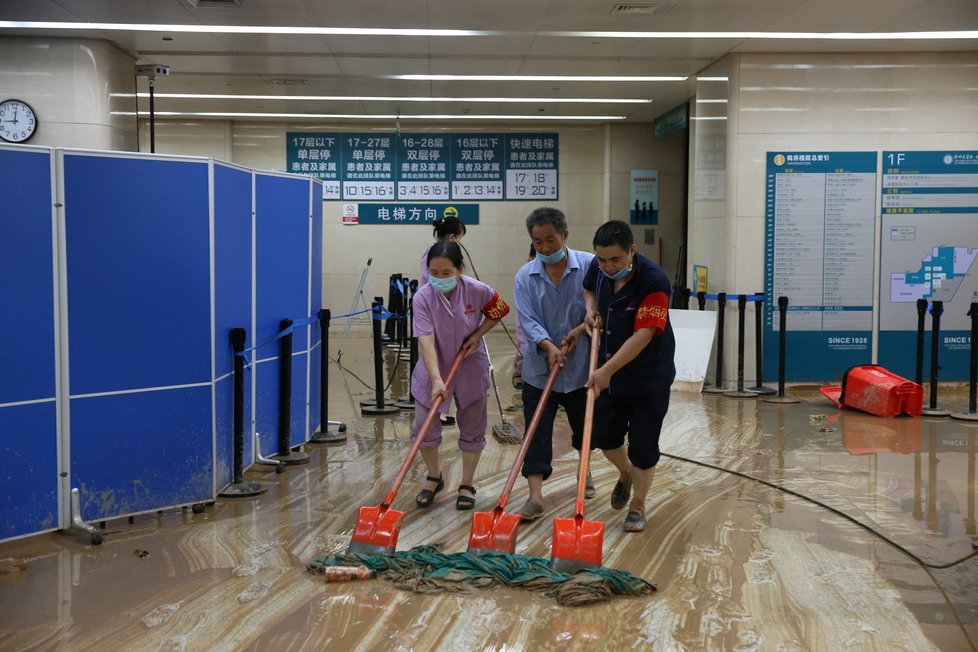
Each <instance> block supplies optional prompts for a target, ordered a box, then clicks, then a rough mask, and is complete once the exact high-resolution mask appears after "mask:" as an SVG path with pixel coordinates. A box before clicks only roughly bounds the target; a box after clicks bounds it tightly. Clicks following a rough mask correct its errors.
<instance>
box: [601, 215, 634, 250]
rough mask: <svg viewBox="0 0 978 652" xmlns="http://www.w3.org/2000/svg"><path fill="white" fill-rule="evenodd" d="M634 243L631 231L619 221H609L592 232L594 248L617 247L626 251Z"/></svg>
mask: <svg viewBox="0 0 978 652" xmlns="http://www.w3.org/2000/svg"><path fill="white" fill-rule="evenodd" d="M634 243H635V238H634V236H632V229H631V228H630V227H629V226H628V225H627V224H625V223H624V222H622V221H621V220H611V221H609V222H605V223H604V224H602V225H601V226H599V227H598V230H597V231H595V232H594V241H593V242H592V244H593V245H594V246H595V247H610V246H612V245H618V246H619V247H621V248H622V249H628V248H629V247H631V246H632V245H633V244H634Z"/></svg>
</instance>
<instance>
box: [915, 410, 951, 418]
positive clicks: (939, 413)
mask: <svg viewBox="0 0 978 652" xmlns="http://www.w3.org/2000/svg"><path fill="white" fill-rule="evenodd" d="M920 416H922V417H934V418H940V419H943V418H944V417H949V416H951V413H950V412H948V411H947V410H944V409H941V408H924V409H923V410H921V411H920Z"/></svg>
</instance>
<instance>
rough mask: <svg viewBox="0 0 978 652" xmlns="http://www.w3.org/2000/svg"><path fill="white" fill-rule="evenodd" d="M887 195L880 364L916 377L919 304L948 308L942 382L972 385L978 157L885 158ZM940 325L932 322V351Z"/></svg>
mask: <svg viewBox="0 0 978 652" xmlns="http://www.w3.org/2000/svg"><path fill="white" fill-rule="evenodd" d="M881 193H882V196H881V198H880V207H881V214H882V218H881V221H882V223H881V229H882V233H881V239H880V322H879V328H880V338H879V342H880V346H879V361H880V364H881V365H882V366H884V367H886V368H888V369H890V370H892V371H894V372H895V373H898V374H900V375H902V376H906V377H908V378H911V379H913V378H914V377H915V375H916V353H915V351H916V337H917V334H916V330H917V316H918V315H917V301H918V300H919V299H924V300H926V301H927V302H928V306H929V307H932V306H933V305H934V302H935V301H940V302H941V307H942V314H941V338H940V342H939V360H940V362H939V364H940V379H941V380H965V379H967V378H968V374H969V371H970V369H969V360H968V358H969V356H968V353H969V351H970V347H971V320H970V317H969V316H968V311H969V310H970V307H971V304H972V302H975V301H978V151H930V152H897V151H893V152H883V184H882V190H881ZM932 325H933V317H932V316H925V327H926V329H927V331H926V334H925V347H926V348H925V350H926V351H928V352H929V351H930V347H931V343H930V338H931V327H932ZM926 358H927V361H928V363H927V364H926V365H925V371H924V373H925V378H927V377H929V375H930V363H929V360H930V356H929V354H928V355H927V356H926Z"/></svg>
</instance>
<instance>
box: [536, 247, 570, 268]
mask: <svg viewBox="0 0 978 652" xmlns="http://www.w3.org/2000/svg"><path fill="white" fill-rule="evenodd" d="M566 255H567V250H566V249H565V248H563V247H561V248H560V250H559V251H555V252H553V253H552V254H550V255H549V256H544V255H543V254H541V253H540V252H539V251H538V252H537V258H538V259H539V260H542V261H543V263H544V264H545V265H553V264H554V263H559V262H560V261H562V260H563V259H564V256H566Z"/></svg>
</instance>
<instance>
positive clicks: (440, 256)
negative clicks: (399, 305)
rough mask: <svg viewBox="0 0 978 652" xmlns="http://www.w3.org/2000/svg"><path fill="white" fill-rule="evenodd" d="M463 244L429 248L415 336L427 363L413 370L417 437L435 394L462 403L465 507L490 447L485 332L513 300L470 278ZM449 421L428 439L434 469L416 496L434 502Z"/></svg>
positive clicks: (461, 497) (461, 496)
mask: <svg viewBox="0 0 978 652" xmlns="http://www.w3.org/2000/svg"><path fill="white" fill-rule="evenodd" d="M463 267H464V265H463V264H462V249H461V247H459V245H458V243H457V242H451V241H447V240H446V241H442V242H436V243H435V244H433V245H432V246H431V249H430V250H429V252H428V283H426V284H425V285H423V286H422V287H420V288H418V292H417V294H415V295H414V335H415V337H417V338H418V345H419V346H420V348H421V360H422V362H423V363H424V364H419V365H415V367H414V373H413V374H412V376H411V393H412V394H413V395H414V399H415V402H416V404H417V405H416V407H415V410H414V428H413V431H414V432H413V434H412V438H413V437H416V436H417V434H418V429H419V428H420V427H421V424H422V423H423V422H424V420H425V418H426V417H427V416H428V412H429V410H430V409H431V405H432V404H433V403H434V400H435V397H437V396H439V395H440V396H442V397H443V399H444V402H443V403H442V404H441V408H440V411H441V412H442V413H444V412H447V411H448V406H449V405H450V404H451V399H453V398H454V400H455V405H456V408H457V413H456V420H457V422H458V429H459V438H458V447H459V448H460V449H461V450H462V482H461V483H460V484H459V487H458V498H457V499H456V501H455V507H456V508H457V509H472V507H474V506H475V486H474V485H473V477H474V476H475V469H476V466H478V464H479V456H480V455H481V454H482V449H483V448H485V446H486V426H487V425H488V417H487V416H486V392H487V391H488V389H489V373H488V371H489V357H488V356H487V355H486V349H485V347H484V346H483V344H482V336H483V335H485V334H486V333H487V332H489V330H490V329H492V327H493V326H495V325H496V324H498V323H499V320H501V319H502V318H503V317H505V316H506V315H507V314H508V313H509V306H507V305H506V303H505V302H504V301H503V300H502V299H501V298H500V297H499V293H498V292H496V291H495V290H493V289H492V288H491V287H489V286H488V285H486V284H485V283H482V282H481V281H477V280H475V279H474V278H472V277H470V276H463V275H462V269H463ZM461 350H464V351H465V356H466V357H465V359H464V360H463V362H462V364H461V366H460V367H459V370H458V373H457V374H456V376H455V381H454V382H453V383H452V384H451V385H450V386H448V387H446V386H445V382H444V380H443V378H444V377H445V376H447V375H448V370H449V369H450V368H451V366H452V362H453V361H454V360H455V356H456V354H457V353H458V352H459V351H461ZM440 444H441V423H439V422H438V421H433V422H432V424H431V426H430V427H429V429H428V432H427V433H426V434H425V439H424V443H423V444H422V445H421V457H422V458H423V459H424V463H425V466H426V467H427V469H428V477H427V479H426V480H425V486H424V488H423V489H422V490H421V491H420V492H419V493H418V496H417V498H416V499H415V502H417V504H418V506H419V507H428V506H429V505H431V503H432V502H433V501H434V499H435V494H437V493H438V492H439V491H441V490H442V489H443V488H444V487H445V479H444V475H443V474H442V471H441V467H440V466H439V462H438V446H439V445H440Z"/></svg>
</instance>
